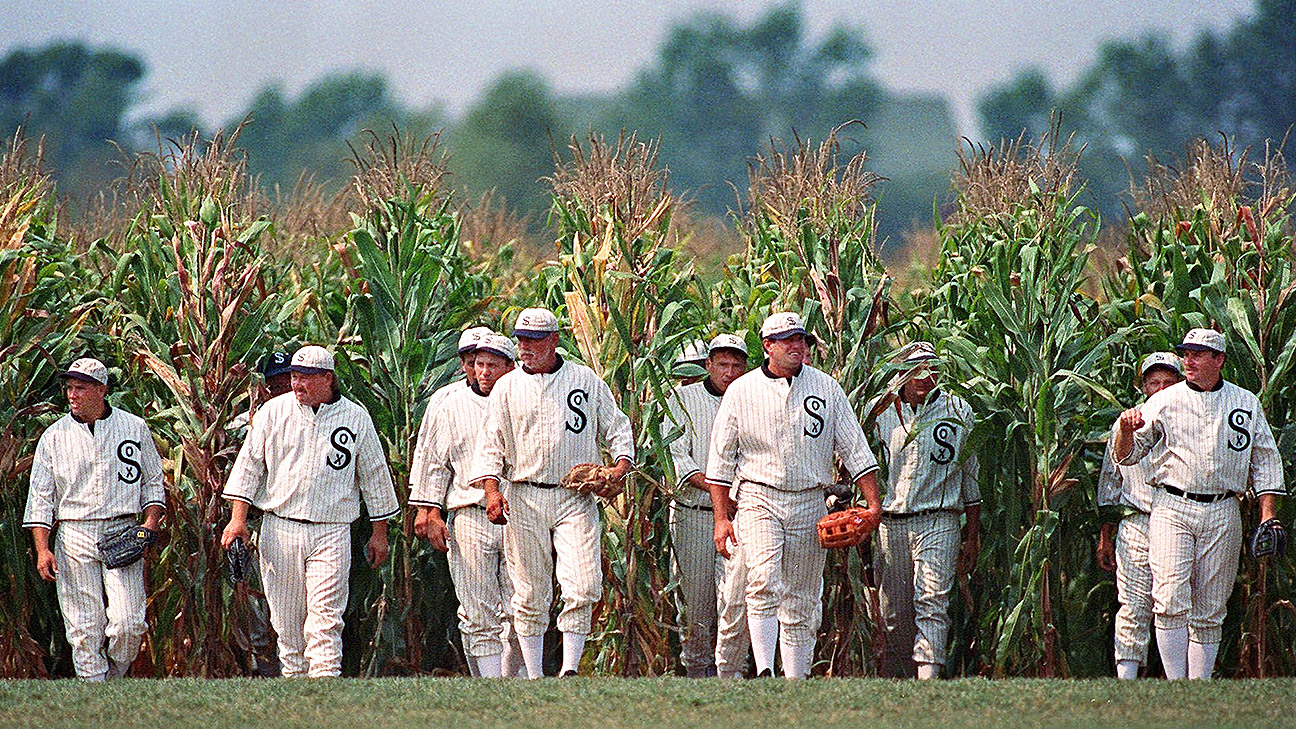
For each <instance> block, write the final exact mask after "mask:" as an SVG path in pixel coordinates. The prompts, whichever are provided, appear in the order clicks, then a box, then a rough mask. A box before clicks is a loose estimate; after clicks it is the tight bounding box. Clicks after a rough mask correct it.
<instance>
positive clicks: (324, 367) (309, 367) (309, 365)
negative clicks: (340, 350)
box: [292, 344, 333, 375]
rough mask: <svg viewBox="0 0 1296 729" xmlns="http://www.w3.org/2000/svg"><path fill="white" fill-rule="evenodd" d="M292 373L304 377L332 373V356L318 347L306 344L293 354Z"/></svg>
mask: <svg viewBox="0 0 1296 729" xmlns="http://www.w3.org/2000/svg"><path fill="white" fill-rule="evenodd" d="M292 371H293V372H300V373H301V374H304V375H314V374H318V373H320V372H332V371H333V355H332V354H330V353H329V351H328V350H327V349H324V348H323V347H321V346H319V345H316V344H308V345H306V346H305V347H302V348H301V349H299V350H297V352H296V353H295V354H293V358H292Z"/></svg>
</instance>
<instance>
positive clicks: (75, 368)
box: [59, 357, 108, 385]
mask: <svg viewBox="0 0 1296 729" xmlns="http://www.w3.org/2000/svg"><path fill="white" fill-rule="evenodd" d="M59 377H71V378H73V379H76V380H82V381H84V382H97V383H99V384H100V385H107V384H108V366H107V365H105V364H104V363H103V362H100V361H99V360H97V359H95V358H94V357H82V358H81V359H79V360H77V361H75V362H73V363H72V366H71V367H68V368H67V372H61V373H59Z"/></svg>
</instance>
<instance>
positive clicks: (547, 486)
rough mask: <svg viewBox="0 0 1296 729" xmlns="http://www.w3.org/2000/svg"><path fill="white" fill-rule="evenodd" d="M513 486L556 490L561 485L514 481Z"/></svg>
mask: <svg viewBox="0 0 1296 729" xmlns="http://www.w3.org/2000/svg"><path fill="white" fill-rule="evenodd" d="M513 484H514V485H521V486H531V487H533V488H537V489H556V488H558V486H559V484H556V483H542V482H540V481H514V482H513Z"/></svg>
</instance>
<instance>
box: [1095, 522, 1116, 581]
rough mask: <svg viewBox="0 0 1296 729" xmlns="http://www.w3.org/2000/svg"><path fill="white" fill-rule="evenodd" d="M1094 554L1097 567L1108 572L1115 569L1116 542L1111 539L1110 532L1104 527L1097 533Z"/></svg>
mask: <svg viewBox="0 0 1296 729" xmlns="http://www.w3.org/2000/svg"><path fill="white" fill-rule="evenodd" d="M1095 554H1096V556H1097V557H1098V566H1099V567H1101V568H1103V569H1104V570H1106V571H1108V572H1115V571H1116V543H1115V542H1114V541H1113V540H1112V537H1111V532H1109V531H1108V530H1106V529H1104V530H1102V531H1101V532H1099V534H1098V549H1097V550H1095Z"/></svg>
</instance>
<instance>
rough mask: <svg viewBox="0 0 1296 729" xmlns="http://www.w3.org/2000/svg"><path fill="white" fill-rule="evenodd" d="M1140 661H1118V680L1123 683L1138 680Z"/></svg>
mask: <svg viewBox="0 0 1296 729" xmlns="http://www.w3.org/2000/svg"><path fill="white" fill-rule="evenodd" d="M1140 665H1142V664H1140V663H1139V662H1138V661H1116V678H1119V679H1120V680H1122V681H1132V680H1134V679H1136V678H1138V671H1139V666H1140Z"/></svg>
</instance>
